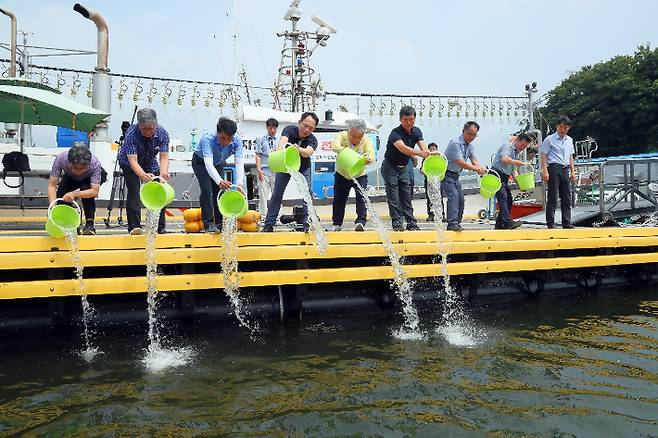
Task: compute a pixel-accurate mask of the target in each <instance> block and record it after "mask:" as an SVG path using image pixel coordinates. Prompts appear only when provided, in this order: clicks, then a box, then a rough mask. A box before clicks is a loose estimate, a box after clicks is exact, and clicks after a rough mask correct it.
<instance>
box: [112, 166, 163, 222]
mask: <svg viewBox="0 0 658 438" xmlns="http://www.w3.org/2000/svg"><path fill="white" fill-rule="evenodd" d="M121 171H122V172H123V179H124V180H125V181H126V189H127V191H128V193H127V194H126V216H128V232H130V231H132V230H133V229H134V228H142V201H141V200H140V199H139V189H140V181H139V177H138V176H137V175H136V174H135V172H133V170H132V168H131V167H130V166H126V167H124V166H121ZM165 226H166V222H165V213H164V208H163V209H162V210H160V219H159V220H158V232H161V231H163V230H164V229H165Z"/></svg>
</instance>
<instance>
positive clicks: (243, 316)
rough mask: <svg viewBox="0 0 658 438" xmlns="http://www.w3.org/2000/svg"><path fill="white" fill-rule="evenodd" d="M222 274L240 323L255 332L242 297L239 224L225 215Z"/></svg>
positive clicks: (255, 326)
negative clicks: (239, 265)
mask: <svg viewBox="0 0 658 438" xmlns="http://www.w3.org/2000/svg"><path fill="white" fill-rule="evenodd" d="M221 266H222V275H223V276H224V292H226V295H228V297H229V299H230V300H231V305H232V306H233V311H234V312H235V317H236V318H237V319H238V321H239V322H240V325H241V326H243V327H246V328H247V329H249V331H250V332H251V333H252V334H253V333H254V332H256V331H258V330H259V326H258V324H257V323H255V322H251V321H250V320H249V315H248V312H247V303H246V302H245V301H244V300H241V299H240V275H239V273H238V225H237V220H236V219H235V218H229V217H224V220H223V221H222V262H221Z"/></svg>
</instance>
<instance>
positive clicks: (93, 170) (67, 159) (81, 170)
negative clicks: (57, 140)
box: [48, 146, 102, 235]
mask: <svg viewBox="0 0 658 438" xmlns="http://www.w3.org/2000/svg"><path fill="white" fill-rule="evenodd" d="M101 171H102V169H101V163H100V161H99V160H98V158H96V157H94V156H93V155H92V154H91V151H90V150H89V148H88V147H86V146H73V147H72V148H71V149H69V150H68V151H66V152H62V153H60V154H59V155H57V157H55V161H54V162H53V168H52V170H51V171H50V179H49V180H48V202H49V203H50V204H52V203H53V202H54V201H55V200H56V199H57V198H61V199H62V200H63V201H64V202H72V201H73V200H74V199H75V198H81V199H82V208H83V210H84V212H85V225H84V227H83V229H82V234H87V235H91V234H96V229H95V228H94V216H95V215H96V197H97V196H98V189H99V188H100V185H101V184H102V181H101Z"/></svg>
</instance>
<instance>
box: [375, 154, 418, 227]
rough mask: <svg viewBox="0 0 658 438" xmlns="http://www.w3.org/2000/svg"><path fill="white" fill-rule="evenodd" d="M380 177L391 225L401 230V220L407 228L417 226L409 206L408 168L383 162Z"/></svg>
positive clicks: (411, 207)
mask: <svg viewBox="0 0 658 438" xmlns="http://www.w3.org/2000/svg"><path fill="white" fill-rule="evenodd" d="M382 176H383V177H384V183H385V184H386V200H387V201H388V213H389V214H390V216H391V225H392V226H393V227H394V228H402V219H403V218H404V219H406V220H407V227H410V226H414V225H417V224H416V218H415V217H414V208H413V206H412V205H411V196H412V193H411V190H412V187H411V180H410V178H409V166H408V165H404V166H396V165H394V164H391V163H389V162H388V160H384V163H383V164H382Z"/></svg>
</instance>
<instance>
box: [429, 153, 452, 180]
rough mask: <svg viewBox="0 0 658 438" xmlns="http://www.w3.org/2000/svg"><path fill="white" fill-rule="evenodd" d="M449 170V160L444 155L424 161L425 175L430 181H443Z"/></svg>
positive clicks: (430, 157) (437, 155)
mask: <svg viewBox="0 0 658 438" xmlns="http://www.w3.org/2000/svg"><path fill="white" fill-rule="evenodd" d="M447 170H448V160H447V159H446V157H445V156H443V155H442V154H435V155H430V156H429V157H427V158H425V160H423V173H424V174H425V175H426V176H427V178H428V179H434V180H438V181H443V178H444V177H445V176H446V171H447Z"/></svg>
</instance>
